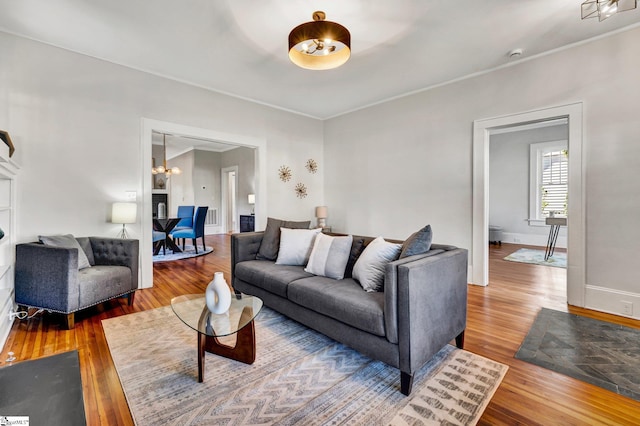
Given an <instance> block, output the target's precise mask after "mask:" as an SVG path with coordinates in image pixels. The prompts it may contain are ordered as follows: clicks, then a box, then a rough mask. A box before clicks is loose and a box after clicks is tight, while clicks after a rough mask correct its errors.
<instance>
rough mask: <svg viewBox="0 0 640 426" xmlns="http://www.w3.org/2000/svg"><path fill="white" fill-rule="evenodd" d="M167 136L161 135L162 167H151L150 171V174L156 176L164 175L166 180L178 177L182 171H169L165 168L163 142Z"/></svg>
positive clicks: (165, 145) (165, 152)
mask: <svg viewBox="0 0 640 426" xmlns="http://www.w3.org/2000/svg"><path fill="white" fill-rule="evenodd" d="M166 136H167V135H165V134H164V133H163V134H162V165H161V166H157V167H153V168H152V169H151V173H152V174H154V175H157V174H164V175H165V176H166V177H167V178H169V177H170V176H171V175H179V174H180V173H182V170H180V168H179V167H175V166H174V167H171V168H170V169H169V168H167V144H166V141H165V138H166Z"/></svg>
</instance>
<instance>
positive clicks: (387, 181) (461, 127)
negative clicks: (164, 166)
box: [324, 28, 640, 318]
mask: <svg viewBox="0 0 640 426" xmlns="http://www.w3.org/2000/svg"><path fill="white" fill-rule="evenodd" d="M639 39H640V28H635V29H632V30H628V31H626V32H622V33H618V34H615V35H612V36H609V37H606V38H602V39H599V40H595V41H593V42H590V43H585V44H581V45H578V46H575V47H572V48H568V49H564V50H560V51H557V52H555V53H553V54H549V55H546V56H542V57H539V58H535V59H531V60H528V61H522V62H520V63H517V64H514V65H513V66H510V67H506V68H502V69H499V70H496V71H493V72H490V73H487V74H483V75H479V76H476V77H473V78H469V79H466V80H462V81H458V82H455V83H452V84H448V85H445V86H441V87H436V88H433V89H431V90H427V91H424V92H420V93H417V94H414V95H411V96H407V97H403V98H400V99H397V100H394V101H390V102H387V103H383V104H380V105H377V106H372V107H370V108H367V109H363V110H360V111H356V112H353V113H351V114H347V115H344V116H340V117H336V118H333V119H331V120H327V121H326V122H325V145H324V156H325V159H326V162H327V165H326V168H325V176H326V179H325V200H326V203H327V205H328V206H329V209H330V210H329V211H330V212H331V217H330V220H329V221H328V222H329V224H330V225H331V226H333V228H334V230H337V231H339V232H353V233H359V234H365V235H383V236H386V237H393V238H406V237H407V236H408V235H409V234H410V233H411V232H413V231H415V230H417V229H419V228H420V227H422V226H424V225H425V224H427V223H430V224H431V225H432V226H433V231H434V241H436V242H439V243H450V244H455V245H458V246H460V247H466V248H469V249H470V248H471V237H472V217H471V214H472V204H471V203H472V193H471V188H472V173H471V172H472V169H471V164H472V125H473V121H474V120H477V119H484V118H490V117H497V116H504V115H509V114H514V113H520V112H525V111H531V110H537V109H540V108H544V107H551V106H558V105H566V104H570V103H574V102H579V101H583V102H584V113H585V115H584V145H583V146H584V161H583V163H584V170H583V174H584V177H585V179H584V181H585V182H586V187H585V188H584V192H585V197H584V198H585V200H586V211H585V214H586V218H587V220H586V246H587V259H586V277H587V278H586V282H585V293H586V298H585V299H586V304H587V306H588V307H591V308H594V309H598V310H603V311H609V312H614V313H622V304H621V300H628V301H632V302H635V306H636V309H635V310H634V316H635V317H637V318H640V289H639V288H638V285H637V271H636V270H635V269H634V268H635V265H634V263H635V259H638V258H640V226H638V211H640V188H639V187H638V183H637V182H638V179H637V177H636V174H637V171H638V170H640V144H638V143H637V141H638V135H639V134H640V120H639V119H638V110H640V84H638V76H637V70H638V69H640V44H638V42H637V40H639ZM434 66H437V64H434ZM470 258H471V257H470Z"/></svg>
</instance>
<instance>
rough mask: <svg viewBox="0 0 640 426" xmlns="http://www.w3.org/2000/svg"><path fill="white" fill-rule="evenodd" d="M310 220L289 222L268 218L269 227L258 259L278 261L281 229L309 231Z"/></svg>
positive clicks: (263, 237) (263, 238) (266, 229)
mask: <svg viewBox="0 0 640 426" xmlns="http://www.w3.org/2000/svg"><path fill="white" fill-rule="evenodd" d="M310 224H311V221H310V220H307V221H305V222H292V221H288V220H280V219H274V218H272V217H268V218H267V227H266V228H265V230H264V235H263V236H262V242H261V243H260V248H259V249H258V254H257V255H256V259H263V260H265V259H266V260H276V259H277V258H278V250H279V248H280V228H289V229H309V225H310Z"/></svg>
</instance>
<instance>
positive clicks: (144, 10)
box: [0, 0, 640, 119]
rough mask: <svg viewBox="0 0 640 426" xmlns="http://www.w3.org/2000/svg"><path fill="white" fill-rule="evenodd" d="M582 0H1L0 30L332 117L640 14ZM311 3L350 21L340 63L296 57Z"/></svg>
mask: <svg viewBox="0 0 640 426" xmlns="http://www.w3.org/2000/svg"><path fill="white" fill-rule="evenodd" d="M581 1H582V0H458V1H452V0H393V1H391V0H349V1H346V0H262V1H255V0H153V1H151V0H109V1H106V0H0V30H3V31H6V32H9V33H13V34H18V35H22V36H25V37H28V38H31V39H35V40H39V41H43V42H45V43H50V44H52V45H55V46H60V47H63V48H66V49H70V50H73V51H76V52H80V53H84V54H86V55H90V56H94V57H97V58H102V59H104V60H107V61H111V62H115V63H118V64H122V65H126V66H129V67H132V68H136V69H139V70H143V71H147V72H150V73H153V74H157V75H162V76H165V77H168V78H172V79H176V80H179V81H184V82H188V83H191V84H195V85H198V86H201V87H205V88H208V89H211V90H215V91H218V92H222V93H227V94H231V95H233V96H238V97H241V98H245V99H250V100H253V101H256V102H260V103H264V104H267V105H271V106H275V107H278V108H282V109H285V110H290V111H295V112H298V113H301V114H305V115H308V116H312V117H316V118H321V119H325V118H329V117H333V116H336V115H340V114H343V113H345V112H348V111H352V110H355V109H359V108H362V107H365V106H367V105H371V104H374V103H378V102H381V101H384V100H387V99H390V98H393V97H397V96H402V95H404V94H407V93H411V92H414V91H418V90H422V89H425V88H428V87H432V86H435V85H438V84H442V83H445V82H447V81H451V80H455V79H459V78H463V77H465V76H468V75H472V74H476V73H479V72H483V71H487V70H491V69H494V68H496V67H500V66H504V65H507V64H509V63H510V61H513V60H510V59H509V57H508V52H509V51H511V50H512V49H514V48H522V49H523V50H524V54H523V55H522V56H521V59H520V60H526V59H527V58H530V57H532V56H534V55H539V54H542V53H544V52H548V51H550V50H554V49H558V48H561V47H563V46H567V45H570V44H572V43H576V42H580V41H582V40H586V39H589V38H592V37H596V36H599V35H602V34H605V33H608V32H611V31H615V30H618V29H621V28H625V27H629V26H637V25H638V24H639V23H640V9H636V10H633V11H629V12H624V13H621V14H619V15H616V16H614V17H612V18H610V19H608V20H606V21H604V22H598V20H597V19H589V20H585V21H582V20H581V19H580V4H581ZM315 10H323V11H325V12H326V14H327V20H329V21H336V22H339V23H341V24H342V25H344V26H346V27H347V28H348V29H349V30H350V32H351V40H352V45H351V47H352V56H351V59H350V60H349V61H348V62H347V63H346V64H345V65H344V66H342V67H340V68H337V69H334V70H329V71H309V70H304V69H300V68H298V67H296V66H294V65H293V64H292V63H290V61H289V58H288V56H287V47H288V46H287V36H288V34H289V31H290V30H291V29H292V28H293V27H295V26H296V25H298V24H300V23H303V22H306V21H310V20H311V14H312V12H313V11H315Z"/></svg>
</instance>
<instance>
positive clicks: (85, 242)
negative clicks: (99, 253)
mask: <svg viewBox="0 0 640 426" xmlns="http://www.w3.org/2000/svg"><path fill="white" fill-rule="evenodd" d="M76 241H78V244H80V247H82V250H84V254H86V255H87V259H89V265H91V266H95V264H96V259H95V258H94V257H93V247H91V240H90V239H89V237H78V238H76Z"/></svg>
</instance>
